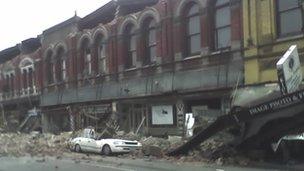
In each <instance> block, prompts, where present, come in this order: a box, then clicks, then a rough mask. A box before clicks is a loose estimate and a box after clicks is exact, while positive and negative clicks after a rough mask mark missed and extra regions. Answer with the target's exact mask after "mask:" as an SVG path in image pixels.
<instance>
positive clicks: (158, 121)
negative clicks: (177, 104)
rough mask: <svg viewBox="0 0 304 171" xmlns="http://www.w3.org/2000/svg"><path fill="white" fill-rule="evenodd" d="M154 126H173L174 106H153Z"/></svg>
mask: <svg viewBox="0 0 304 171" xmlns="http://www.w3.org/2000/svg"><path fill="white" fill-rule="evenodd" d="M152 124H153V125H173V124H174V121H173V106H172V105H162V106H152Z"/></svg>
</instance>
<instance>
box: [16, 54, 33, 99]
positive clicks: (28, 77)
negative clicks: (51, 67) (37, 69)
mask: <svg viewBox="0 0 304 171" xmlns="http://www.w3.org/2000/svg"><path fill="white" fill-rule="evenodd" d="M19 67H20V70H21V74H22V79H21V82H20V83H21V85H22V94H30V93H32V92H33V89H34V87H35V85H34V83H35V74H34V62H33V60H32V59H31V58H24V59H23V60H22V61H21V62H20V65H19Z"/></svg>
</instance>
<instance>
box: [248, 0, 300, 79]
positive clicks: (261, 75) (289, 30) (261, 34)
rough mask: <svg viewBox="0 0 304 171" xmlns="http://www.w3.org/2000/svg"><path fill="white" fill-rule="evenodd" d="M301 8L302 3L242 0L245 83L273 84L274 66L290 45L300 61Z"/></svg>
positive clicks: (288, 0)
mask: <svg viewBox="0 0 304 171" xmlns="http://www.w3.org/2000/svg"><path fill="white" fill-rule="evenodd" d="M303 9H304V2H303V1H302V0H245V1H243V26H244V60H245V83H246V84H256V83H263V82H276V81H277V71H276V63H277V62H278V60H279V59H280V57H281V56H283V54H284V53H285V52H286V51H287V50H288V48H289V47H290V46H291V45H293V44H296V45H297V46H298V50H299V55H300V60H301V62H303V59H304V56H303V52H304V32H303V31H304V30H303V28H304V27H303V21H304V20H303V19H304V18H303V16H304V15H303ZM303 69H304V68H303ZM303 71H304V70H303ZM303 73H304V72H303Z"/></svg>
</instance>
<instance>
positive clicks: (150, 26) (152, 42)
mask: <svg viewBox="0 0 304 171" xmlns="http://www.w3.org/2000/svg"><path fill="white" fill-rule="evenodd" d="M143 28H144V29H143V34H144V41H145V58H144V61H143V63H144V64H149V63H153V62H155V61H156V45H157V44H156V23H155V20H154V19H153V18H148V19H146V20H145V22H144V26H143Z"/></svg>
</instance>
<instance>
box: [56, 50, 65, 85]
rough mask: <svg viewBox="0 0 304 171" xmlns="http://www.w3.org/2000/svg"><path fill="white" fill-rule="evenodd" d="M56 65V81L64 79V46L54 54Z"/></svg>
mask: <svg viewBox="0 0 304 171" xmlns="http://www.w3.org/2000/svg"><path fill="white" fill-rule="evenodd" d="M56 65H57V67H56V68H57V73H56V75H57V77H56V78H57V81H58V82H62V81H64V80H65V79H66V75H67V74H66V72H67V70H66V59H65V50H64V48H62V47H60V48H59V49H58V50H57V56H56Z"/></svg>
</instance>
